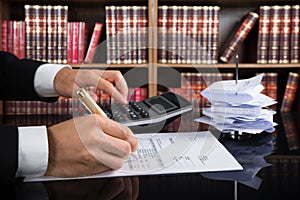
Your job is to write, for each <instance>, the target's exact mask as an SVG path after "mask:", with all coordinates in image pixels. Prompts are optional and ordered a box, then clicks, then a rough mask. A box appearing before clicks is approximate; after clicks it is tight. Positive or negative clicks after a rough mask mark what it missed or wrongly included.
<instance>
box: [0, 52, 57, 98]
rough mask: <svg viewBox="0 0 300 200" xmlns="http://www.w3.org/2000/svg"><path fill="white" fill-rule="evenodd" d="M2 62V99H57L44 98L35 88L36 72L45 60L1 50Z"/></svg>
mask: <svg viewBox="0 0 300 200" xmlns="http://www.w3.org/2000/svg"><path fill="white" fill-rule="evenodd" d="M0 63H1V65H0V89H1V92H0V94H1V98H0V99H2V100H42V101H55V100H57V98H42V97H40V96H39V95H38V94H37V92H36V91H35V89H34V76H35V72H36V70H37V69H38V67H39V66H40V65H42V64H44V62H40V61H35V60H29V59H18V58H17V57H16V56H14V55H13V54H11V53H8V52H3V51H2V52H1V51H0Z"/></svg>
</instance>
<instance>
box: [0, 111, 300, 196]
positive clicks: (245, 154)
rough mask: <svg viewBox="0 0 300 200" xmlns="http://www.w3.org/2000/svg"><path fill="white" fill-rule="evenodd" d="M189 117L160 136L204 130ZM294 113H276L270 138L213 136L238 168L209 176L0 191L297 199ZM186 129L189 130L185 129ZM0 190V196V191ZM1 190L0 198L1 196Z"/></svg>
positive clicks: (299, 134)
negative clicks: (240, 166)
mask: <svg viewBox="0 0 300 200" xmlns="http://www.w3.org/2000/svg"><path fill="white" fill-rule="evenodd" d="M195 117H197V116H195V115H194V114H193V113H191V114H187V115H186V116H185V117H182V118H178V119H177V120H175V121H173V122H171V123H170V124H168V125H166V126H164V128H163V130H161V132H173V131H174V132H176V131H177V130H180V131H190V130H191V131H194V129H195V127H196V129H198V130H205V129H209V127H207V126H206V125H203V124H198V123H196V122H194V121H193V118H195ZM69 118H70V116H57V115H54V116H34V115H33V116H10V117H5V118H2V122H3V123H5V124H11V125H40V124H47V125H49V126H50V125H51V124H54V123H57V122H59V121H63V120H66V119H69ZM299 119H300V113H280V114H276V115H275V116H274V121H275V122H277V123H278V126H276V131H275V132H274V133H272V134H270V133H261V134H257V135H229V134H221V135H220V134H219V135H217V137H218V139H219V141H221V142H222V143H223V144H224V146H225V147H226V148H227V149H228V150H229V151H230V152H231V153H232V155H234V156H235V157H236V159H237V160H238V161H239V162H240V164H241V165H242V166H243V167H244V170H243V171H236V172H211V173H189V174H169V175H151V176H150V175H145V176H139V177H125V178H104V179H88V180H74V181H71V180H69V181H52V182H35V183H23V182H22V181H20V182H18V183H17V184H16V185H15V186H14V187H9V186H1V190H2V191H3V192H5V193H8V194H9V195H11V196H12V198H16V199H73V200H76V199H91V200H92V199H208V198H209V199H249V200H250V199H251V200H253V199H255V200H257V199H275V198H276V199H283V198H284V199H289V198H290V197H296V198H298V197H299V196H300V190H299V188H300V175H299V173H300V164H299V161H300V130H299V128H300V126H299ZM191 127H192V128H191ZM2 191H1V192H2ZM3 192H2V194H3Z"/></svg>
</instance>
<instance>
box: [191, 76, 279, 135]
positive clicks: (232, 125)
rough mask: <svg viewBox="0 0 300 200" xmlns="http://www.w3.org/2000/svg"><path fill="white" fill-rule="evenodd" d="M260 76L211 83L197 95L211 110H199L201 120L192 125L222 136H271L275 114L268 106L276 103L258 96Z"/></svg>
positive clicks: (261, 86) (260, 90)
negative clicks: (199, 124) (204, 126)
mask: <svg viewBox="0 0 300 200" xmlns="http://www.w3.org/2000/svg"><path fill="white" fill-rule="evenodd" d="M263 75H264V74H259V75H257V76H255V77H252V78H250V79H243V80H238V81H235V80H225V81H218V82H215V83H212V84H211V85H210V86H208V87H207V88H206V89H205V90H203V91H202V92H201V95H202V96H204V97H205V98H207V99H208V101H209V102H210V103H211V107H209V108H203V116H202V117H200V118H198V119H196V121H198V122H202V123H206V124H210V125H212V126H214V127H215V128H217V129H218V130H220V131H222V132H232V131H240V132H246V133H253V134H256V133H261V132H263V131H266V132H273V131H274V130H275V129H274V126H275V125H277V124H276V123H275V122H273V115H274V114H275V113H276V112H275V111H273V110H271V109H268V106H270V105H273V104H275V103H277V102H276V101H275V100H274V99H272V98H270V97H268V96H266V95H264V94H262V93H261V92H262V90H263V89H264V87H263V85H262V84H261V80H262V78H263Z"/></svg>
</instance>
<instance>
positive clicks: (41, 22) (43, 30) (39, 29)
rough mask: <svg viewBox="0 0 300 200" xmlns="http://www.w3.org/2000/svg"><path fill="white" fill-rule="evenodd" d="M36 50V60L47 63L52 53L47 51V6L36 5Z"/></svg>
mask: <svg viewBox="0 0 300 200" xmlns="http://www.w3.org/2000/svg"><path fill="white" fill-rule="evenodd" d="M35 20H36V21H35V29H36V35H35V37H36V38H35V45H36V46H35V48H36V55H35V57H36V59H37V60H40V61H43V62H46V61H47V56H48V54H49V53H50V52H48V51H47V48H46V47H47V33H48V30H47V6H43V5H35Z"/></svg>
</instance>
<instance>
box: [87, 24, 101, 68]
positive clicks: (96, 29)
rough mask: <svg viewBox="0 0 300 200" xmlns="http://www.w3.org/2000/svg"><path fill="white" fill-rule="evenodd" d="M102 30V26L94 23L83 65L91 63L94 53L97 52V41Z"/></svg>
mask: <svg viewBox="0 0 300 200" xmlns="http://www.w3.org/2000/svg"><path fill="white" fill-rule="evenodd" d="M102 29H103V24H102V23H99V22H96V23H95V25H94V30H93V33H92V36H91V40H90V44H89V47H88V49H87V52H86V56H85V58H84V62H85V63H93V60H94V57H95V54H96V51H97V45H98V44H99V40H100V37H101V33H102Z"/></svg>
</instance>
